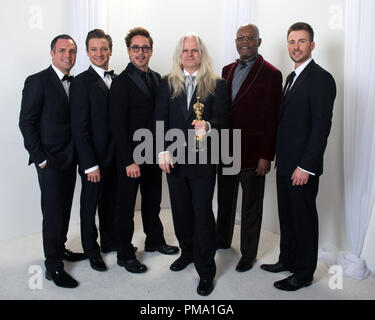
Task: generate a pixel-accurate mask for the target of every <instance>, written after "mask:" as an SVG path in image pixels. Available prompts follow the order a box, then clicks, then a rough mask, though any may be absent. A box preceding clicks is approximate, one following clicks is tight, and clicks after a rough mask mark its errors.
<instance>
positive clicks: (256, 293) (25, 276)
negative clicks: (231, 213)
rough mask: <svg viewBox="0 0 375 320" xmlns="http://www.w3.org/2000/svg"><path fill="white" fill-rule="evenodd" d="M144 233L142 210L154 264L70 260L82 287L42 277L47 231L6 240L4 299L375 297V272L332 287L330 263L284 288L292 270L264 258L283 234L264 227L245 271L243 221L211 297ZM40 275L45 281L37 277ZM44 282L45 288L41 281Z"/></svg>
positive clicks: (0, 269)
mask: <svg viewBox="0 0 375 320" xmlns="http://www.w3.org/2000/svg"><path fill="white" fill-rule="evenodd" d="M161 217H162V220H163V224H164V229H165V236H166V239H167V242H168V243H169V244H177V241H176V239H175V236H174V230H173V225H172V219H171V213H170V211H169V210H162V213H161ZM143 241H144V234H143V231H142V225H141V219H140V215H139V214H136V218H135V233H134V238H133V244H134V245H135V246H137V247H138V253H137V257H138V259H139V260H140V261H141V262H143V263H145V264H146V265H147V266H148V272H147V273H144V274H132V273H129V272H127V271H126V270H125V269H124V268H121V267H119V266H118V265H117V264H116V254H115V253H109V254H105V255H103V257H104V260H105V262H106V264H107V266H108V269H109V270H108V271H106V272H103V273H101V272H97V271H94V270H93V269H91V268H90V266H89V262H88V260H85V261H80V262H76V263H69V262H65V268H66V270H67V271H68V272H69V273H70V274H71V275H72V276H73V277H74V278H75V279H77V280H78V281H79V283H80V285H79V287H78V288H76V289H63V288H58V287H56V286H55V285H54V284H53V283H51V282H49V281H47V280H45V279H44V277H38V275H39V271H41V270H42V272H43V273H44V265H43V250H42V241H41V234H34V235H30V236H27V237H23V238H16V239H12V240H6V241H1V242H0V261H1V263H0V279H1V282H0V300H3V299H22V300H23V299H27V300H29V299H32V300H44V299H63V300H66V299H83V300H85V299H105V300H106V299H128V300H138V299H142V300H143V299H144V300H149V299H151V300H170V299H175V300H205V299H209V300H252V299H262V300H276V299H277V300H279V299H283V300H289V299H293V300H305V299H311V300H315V299H319V300H342V299H355V300H356V299H362V300H367V299H371V300H374V299H375V277H374V276H373V275H372V276H370V277H368V278H367V279H365V280H363V281H358V280H353V279H348V278H344V280H343V288H342V289H336V290H332V289H330V287H329V282H330V277H332V274H330V273H329V272H328V267H327V266H325V265H324V264H322V263H319V264H318V268H317V271H316V273H315V279H314V283H313V285H312V286H310V287H308V288H303V289H301V290H299V291H297V292H282V291H279V290H277V289H275V288H274V287H273V283H274V282H275V281H277V280H280V279H283V278H285V277H287V276H288V275H289V273H288V272H282V273H280V274H272V273H268V272H265V271H262V270H261V269H260V268H259V266H260V264H262V263H273V262H275V261H276V260H277V257H278V241H279V236H278V235H277V234H273V233H271V232H268V231H264V230H263V231H262V234H261V239H260V246H259V251H258V261H257V262H256V264H255V265H254V268H253V269H252V270H250V271H248V272H245V273H239V272H236V271H235V267H236V264H237V262H238V260H239V258H240V253H239V226H237V225H236V230H235V237H234V239H233V244H232V248H231V249H227V250H219V251H218V252H217V254H216V264H217V275H216V280H215V290H214V291H213V292H212V294H211V295H209V296H208V297H201V296H199V295H198V294H197V293H196V287H197V284H198V281H199V278H198V275H197V273H196V271H195V269H194V266H193V265H192V264H191V265H189V266H188V267H187V268H186V269H185V270H183V271H181V272H172V271H170V270H169V265H170V264H171V263H172V262H173V261H174V259H176V258H177V256H164V255H161V254H159V253H147V252H144V251H143V247H144V245H143ZM67 247H68V248H70V249H72V250H74V251H82V247H81V244H80V232H79V225H75V226H72V227H71V228H70V231H69V235H68V243H67ZM38 279H39V280H40V281H39V282H38V281H37V280H38ZM37 285H39V288H36V286H37Z"/></svg>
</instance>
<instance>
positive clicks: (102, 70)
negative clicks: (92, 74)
mask: <svg viewBox="0 0 375 320" xmlns="http://www.w3.org/2000/svg"><path fill="white" fill-rule="evenodd" d="M91 67H92V68H93V69H94V70H95V71H96V73H97V74H98V75H99V76H100V77H101V78H102V79H104V72H105V71H106V70H104V69H102V68H99V67H97V66H95V65H93V64H92V63H91Z"/></svg>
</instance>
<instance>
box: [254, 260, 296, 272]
mask: <svg viewBox="0 0 375 320" xmlns="http://www.w3.org/2000/svg"><path fill="white" fill-rule="evenodd" d="M260 268H261V269H263V270H265V271H268V272H274V273H276V272H281V271H290V272H292V268H291V267H289V266H287V265H286V264H284V263H282V262H277V263H275V264H262V265H261V266H260Z"/></svg>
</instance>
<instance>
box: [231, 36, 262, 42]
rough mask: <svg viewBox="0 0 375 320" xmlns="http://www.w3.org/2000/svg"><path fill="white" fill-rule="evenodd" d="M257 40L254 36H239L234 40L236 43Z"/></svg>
mask: <svg viewBox="0 0 375 320" xmlns="http://www.w3.org/2000/svg"><path fill="white" fill-rule="evenodd" d="M257 39H258V38H257V37H256V36H241V37H238V38H236V41H238V42H242V41H255V40H257Z"/></svg>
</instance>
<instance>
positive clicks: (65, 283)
mask: <svg viewBox="0 0 375 320" xmlns="http://www.w3.org/2000/svg"><path fill="white" fill-rule="evenodd" d="M46 279H47V280H52V281H53V282H54V283H55V285H57V286H58V287H62V288H75V287H78V281H77V280H75V279H73V278H72V277H71V276H70V275H69V274H67V273H66V272H65V270H64V269H63V268H61V269H58V270H56V271H54V272H49V271H48V270H46Z"/></svg>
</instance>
